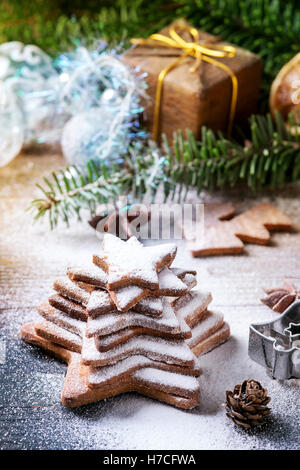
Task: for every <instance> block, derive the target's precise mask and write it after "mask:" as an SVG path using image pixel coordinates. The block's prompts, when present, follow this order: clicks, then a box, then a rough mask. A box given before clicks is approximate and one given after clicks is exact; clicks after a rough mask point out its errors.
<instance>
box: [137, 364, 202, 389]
mask: <svg viewBox="0 0 300 470" xmlns="http://www.w3.org/2000/svg"><path fill="white" fill-rule="evenodd" d="M133 375H134V376H135V377H137V378H138V379H139V380H142V381H145V382H148V383H150V384H151V385H152V386H153V387H155V386H156V384H160V385H161V386H162V387H167V388H169V389H174V388H176V389H178V390H180V392H181V393H184V392H185V391H188V392H189V391H190V390H193V391H194V392H198V391H199V392H200V388H199V382H198V380H197V379H196V378H195V377H190V376H188V375H183V374H176V373H174V372H168V371H165V370H159V369H153V368H152V367H147V368H146V369H140V370H138V371H136V372H134V374H133Z"/></svg>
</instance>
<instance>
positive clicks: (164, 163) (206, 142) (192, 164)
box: [29, 114, 300, 228]
mask: <svg viewBox="0 0 300 470" xmlns="http://www.w3.org/2000/svg"><path fill="white" fill-rule="evenodd" d="M293 119H294V118H293V117H292V116H290V117H289V120H290V125H291V127H292V126H294V125H295V122H294V120H293ZM250 127H251V142H250V141H247V142H246V143H245V144H244V145H241V144H239V143H237V142H236V141H234V140H228V139H227V138H225V137H224V136H223V134H222V133H218V135H215V134H214V133H213V132H212V131H211V130H210V129H206V128H205V127H203V128H202V137H201V141H200V142H198V141H196V139H195V137H194V135H193V133H192V132H191V131H189V130H187V131H186V135H185V137H184V136H183V133H182V132H178V133H176V134H175V135H174V139H173V142H172V143H170V142H168V140H167V138H166V137H165V136H164V138H163V153H159V150H158V149H157V147H156V146H155V144H154V143H151V142H150V143H149V146H148V147H147V146H145V147H144V148H142V149H140V148H139V147H138V146H136V145H133V146H131V148H130V149H129V152H128V154H127V155H126V156H125V157H124V162H123V165H122V166H121V167H115V166H112V167H109V166H108V164H107V165H104V164H102V165H101V166H98V165H97V163H96V162H93V161H90V162H89V163H88V164H87V166H86V167H85V168H83V169H79V168H77V167H70V168H67V169H66V170H65V171H61V172H59V173H52V175H51V177H49V178H44V185H43V186H42V185H38V188H39V189H40V190H41V191H42V193H43V197H42V198H39V199H36V200H34V201H32V203H31V205H30V208H29V209H31V210H33V212H34V219H35V220H37V219H40V218H43V217H44V216H45V215H46V214H48V217H49V221H50V225H51V228H53V227H54V226H55V225H56V224H57V222H58V221H59V220H64V221H65V222H66V223H67V224H68V223H69V219H70V218H71V217H72V216H74V215H76V216H77V217H78V218H80V213H81V210H82V209H88V210H89V211H90V213H91V215H94V214H95V211H96V208H97V205H98V204H99V203H104V202H108V201H109V200H111V199H113V198H116V197H118V196H120V195H131V197H132V198H133V199H142V198H143V196H144V195H145V193H146V192H148V191H150V192H151V194H152V196H153V197H155V195H156V194H157V191H158V188H159V186H160V185H162V186H163V190H164V195H165V199H167V198H174V197H178V199H179V200H182V199H183V198H184V197H185V195H186V194H187V192H188V190H189V189H190V188H192V187H195V188H197V191H198V194H199V193H200V192H201V191H202V190H203V189H208V190H210V191H212V190H213V189H215V188H223V187H234V186H236V185H237V184H241V183H243V184H245V185H247V186H248V187H249V188H250V190H252V191H257V190H258V189H259V188H261V187H263V186H270V187H271V188H277V187H279V186H281V185H283V184H284V183H286V182H290V181H297V180H299V179H300V133H298V134H295V135H293V134H292V133H291V132H290V131H289V129H288V128H287V127H286V125H285V123H284V122H283V120H282V117H281V116H280V115H279V114H278V115H277V117H276V120H275V122H273V120H272V118H271V116H270V115H267V116H253V117H252V118H251V119H250ZM183 189H184V194H183Z"/></svg>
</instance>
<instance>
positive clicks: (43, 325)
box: [36, 320, 82, 347]
mask: <svg viewBox="0 0 300 470" xmlns="http://www.w3.org/2000/svg"><path fill="white" fill-rule="evenodd" d="M36 326H37V327H38V328H39V329H40V330H43V331H44V332H45V333H48V334H50V335H52V336H55V337H56V338H57V340H60V341H61V342H69V343H73V344H76V345H77V346H79V347H81V345H82V339H81V337H80V336H78V335H77V334H75V333H72V332H71V331H68V330H66V329H65V328H61V327H60V326H58V325H56V324H54V323H52V322H50V321H47V320H43V321H41V322H38V323H36Z"/></svg>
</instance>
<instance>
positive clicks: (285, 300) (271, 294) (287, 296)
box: [261, 279, 300, 313]
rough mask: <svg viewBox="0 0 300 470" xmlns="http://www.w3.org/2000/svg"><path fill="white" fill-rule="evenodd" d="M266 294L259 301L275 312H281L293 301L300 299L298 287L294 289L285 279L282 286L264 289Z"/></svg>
mask: <svg viewBox="0 0 300 470" xmlns="http://www.w3.org/2000/svg"><path fill="white" fill-rule="evenodd" d="M265 293H266V294H267V296H266V297H265V298H264V299H261V301H262V302H263V303H264V304H266V305H267V306H268V307H270V308H272V309H273V310H274V311H275V312H279V313H283V312H284V311H285V310H286V309H287V308H288V307H289V306H290V305H291V304H292V303H293V302H295V301H296V300H299V299H300V289H296V287H295V286H294V284H292V283H291V282H290V281H288V280H287V279H284V284H283V286H282V287H273V288H272V289H265Z"/></svg>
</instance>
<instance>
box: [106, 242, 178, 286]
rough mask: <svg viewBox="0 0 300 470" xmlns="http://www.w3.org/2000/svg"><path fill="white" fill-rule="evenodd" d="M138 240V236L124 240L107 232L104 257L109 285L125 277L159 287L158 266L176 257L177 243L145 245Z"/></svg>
mask: <svg viewBox="0 0 300 470" xmlns="http://www.w3.org/2000/svg"><path fill="white" fill-rule="evenodd" d="M136 242H137V239H136V237H131V238H130V239H129V240H128V241H127V242H124V241H123V240H121V239H119V238H118V237H115V236H114V235H111V234H105V236H104V239H103V243H102V248H103V257H102V259H103V261H104V262H105V263H106V265H107V272H108V285H109V284H113V283H116V282H118V281H120V280H121V279H123V278H124V277H125V278H126V279H127V280H128V281H129V280H130V279H131V280H136V279H138V278H139V279H141V280H143V281H144V282H145V283H149V284H151V285H152V284H153V285H154V284H155V285H156V286H157V287H158V277H157V270H158V266H159V265H160V264H163V263H164V259H165V258H166V257H171V258H174V257H175V255H176V250H177V248H176V245H174V244H165V245H156V246H153V247H144V246H143V245H141V244H140V243H136ZM161 267H163V266H161ZM152 288H153V287H152Z"/></svg>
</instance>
